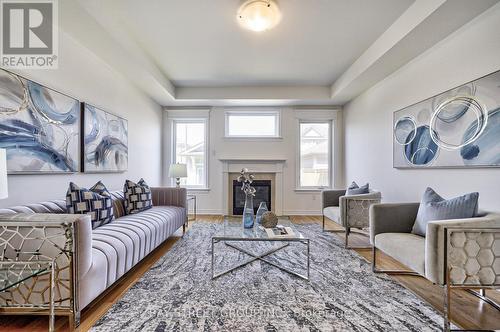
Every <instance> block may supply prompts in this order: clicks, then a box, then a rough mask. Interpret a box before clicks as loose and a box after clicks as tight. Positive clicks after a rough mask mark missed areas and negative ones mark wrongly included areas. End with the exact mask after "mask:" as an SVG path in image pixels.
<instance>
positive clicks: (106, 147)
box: [82, 103, 128, 173]
mask: <svg viewBox="0 0 500 332" xmlns="http://www.w3.org/2000/svg"><path fill="white" fill-rule="evenodd" d="M82 110H83V112H82V113H83V130H82V132H83V137H84V139H83V147H82V150H83V151H84V152H83V156H82V165H83V171H84V172H87V173H102V172H124V171H126V170H127V168H128V122H127V120H126V119H123V118H121V117H119V116H116V115H114V114H111V113H108V112H106V111H104V110H102V109H99V108H97V107H94V106H92V105H90V104H87V103H82Z"/></svg>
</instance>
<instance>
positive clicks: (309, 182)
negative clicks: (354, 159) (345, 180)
mask: <svg viewBox="0 0 500 332" xmlns="http://www.w3.org/2000/svg"><path fill="white" fill-rule="evenodd" d="M331 126H332V121H302V120H301V121H299V135H300V139H299V158H298V159H299V181H298V182H299V187H300V188H302V189H319V188H325V187H330V185H331V174H332V172H331V164H332V162H331V160H332V158H331V151H332V141H331V140H332V138H331V137H332V134H331V133H332V130H331Z"/></svg>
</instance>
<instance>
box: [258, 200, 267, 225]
mask: <svg viewBox="0 0 500 332" xmlns="http://www.w3.org/2000/svg"><path fill="white" fill-rule="evenodd" d="M267 211H268V210H267V204H266V202H260V204H259V209H258V210H257V214H256V215H255V222H256V223H257V224H260V223H261V222H262V215H263V214H264V213H265V212H267Z"/></svg>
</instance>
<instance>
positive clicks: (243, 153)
mask: <svg viewBox="0 0 500 332" xmlns="http://www.w3.org/2000/svg"><path fill="white" fill-rule="evenodd" d="M281 110H282V112H281V134H282V138H281V139H269V140H266V139H265V140H262V139H255V140H247V139H228V138H224V111H225V109H224V108H212V109H211V110H210V113H209V114H210V115H209V116H210V118H209V126H210V129H209V144H210V147H209V180H208V181H209V187H210V190H209V191H193V193H195V194H196V196H197V203H198V213H205V214H227V211H224V209H223V204H224V200H227V197H223V188H222V183H223V180H222V174H223V172H222V163H221V161H220V160H219V159H220V158H245V157H249V158H270V159H271V158H276V159H281V158H283V159H286V160H287V161H286V163H285V165H284V170H283V182H284V188H283V214H285V215H301V214H302V215H304V214H306V215H310V214H320V213H321V196H320V193H319V192H297V191H295V189H296V154H297V151H298V150H297V146H298V122H297V121H298V120H297V118H296V112H295V109H293V108H282V109H281ZM166 111H167V113H168V110H166ZM181 111H182V110H181ZM304 111H305V112H308V111H311V112H313V111H312V110H304ZM179 112H180V111H179ZM179 112H176V113H179ZM186 112H189V111H187V110H186ZM301 113H303V112H301ZM167 117H168V115H167ZM336 117H337V120H336V121H334V122H335V124H336V126H335V128H334V133H335V138H334V140H335V141H336V142H335V143H336V144H335V143H334V144H335V146H336V151H335V152H336V153H335V155H336V158H335V157H334V164H335V167H334V184H335V185H336V186H338V187H343V186H344V184H343V179H342V161H341V156H342V151H341V146H342V131H341V130H342V128H341V124H342V114H341V112H336ZM165 127H166V131H169V130H170V128H168V125H167V121H165ZM166 136H167V138H168V137H169V135H168V134H166ZM169 145H170V140H169V139H167V140H166V144H165V146H166V148H165V150H166V151H165V156H166V158H165V159H166V161H165V165H166V167H168V165H169V164H170V159H169V157H168V156H170V151H169V149H168V146H169ZM164 180H165V184H168V185H170V184H171V182H170V179H168V178H165V179H164Z"/></svg>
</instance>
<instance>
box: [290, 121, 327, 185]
mask: <svg viewBox="0 0 500 332" xmlns="http://www.w3.org/2000/svg"><path fill="white" fill-rule="evenodd" d="M302 123H327V124H328V127H329V128H328V186H303V185H302V184H301V181H300V173H301V172H300V169H301V157H300V152H301V151H300V143H301V133H300V125H301V124H302ZM334 125H335V123H334V120H332V119H298V121H297V137H298V139H297V149H296V150H297V152H296V155H297V160H296V165H297V171H296V179H297V182H296V190H297V191H321V190H323V189H327V188H332V186H333V137H334V135H333V130H334Z"/></svg>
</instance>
